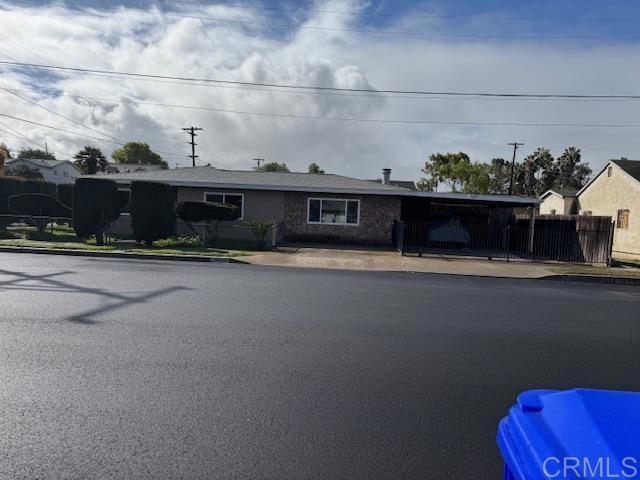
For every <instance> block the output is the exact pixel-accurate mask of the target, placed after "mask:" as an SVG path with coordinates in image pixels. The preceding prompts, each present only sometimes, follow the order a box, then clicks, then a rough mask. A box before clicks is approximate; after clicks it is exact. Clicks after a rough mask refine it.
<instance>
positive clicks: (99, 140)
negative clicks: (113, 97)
mask: <svg viewBox="0 0 640 480" xmlns="http://www.w3.org/2000/svg"><path fill="white" fill-rule="evenodd" d="M0 117H5V118H10V119H12V120H17V121H20V122H25V123H29V124H31V125H37V126H39V127H43V128H50V129H52V130H57V131H59V132H63V133H66V134H69V135H73V136H76V137H85V138H89V139H91V140H95V141H98V142H106V143H111V144H114V145H119V146H122V145H124V143H122V142H116V141H114V140H107V139H105V138H98V137H93V136H91V135H86V134H84V133H78V132H73V131H71V130H66V129H64V128H60V127H56V126H53V125H46V124H44V123H39V122H34V121H33V120H27V119H25V118H20V117H15V116H13V115H7V114H5V113H0ZM155 152H156V153H162V154H163V155H169V156H175V157H180V158H182V157H183V156H182V155H180V154H178V153H173V152H163V151H160V150H155Z"/></svg>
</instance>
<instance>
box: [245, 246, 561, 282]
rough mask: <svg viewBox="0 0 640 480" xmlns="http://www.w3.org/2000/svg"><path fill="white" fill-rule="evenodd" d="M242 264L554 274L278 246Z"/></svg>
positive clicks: (474, 262) (524, 265)
mask: <svg viewBox="0 0 640 480" xmlns="http://www.w3.org/2000/svg"><path fill="white" fill-rule="evenodd" d="M242 261H243V262H245V263H250V264H253V265H272V266H282V267H301V268H330V269H339V270H367V271H385V272H423V273H445V274H452V275H476V276H486V277H510V278H541V277H546V276H549V275H553V272H551V271H550V270H549V265H544V264H539V263H530V262H522V261H512V262H506V261H504V260H485V259H477V258H464V257H459V258H458V257H454V258H452V257H446V258H445V257H436V256H430V257H418V256H406V257H403V256H401V255H400V254H399V253H398V252H396V251H395V250H388V249H357V248H353V249H351V248H347V249H344V248H340V249H339V248H312V247H297V246H289V247H279V248H278V249H277V250H275V251H270V252H262V253H254V254H252V255H250V256H248V257H243V258H242Z"/></svg>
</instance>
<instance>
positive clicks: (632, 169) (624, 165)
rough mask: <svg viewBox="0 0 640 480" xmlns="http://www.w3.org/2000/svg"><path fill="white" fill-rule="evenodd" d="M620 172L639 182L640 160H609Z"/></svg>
mask: <svg viewBox="0 0 640 480" xmlns="http://www.w3.org/2000/svg"><path fill="white" fill-rule="evenodd" d="M611 163H615V164H616V165H617V166H619V167H620V168H621V169H622V170H624V171H625V172H627V173H628V174H629V175H631V176H632V177H633V178H635V179H636V180H638V181H639V182H640V160H611Z"/></svg>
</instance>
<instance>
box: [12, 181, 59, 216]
mask: <svg viewBox="0 0 640 480" xmlns="http://www.w3.org/2000/svg"><path fill="white" fill-rule="evenodd" d="M22 193H42V194H44V195H51V196H55V194H56V184H55V183H51V182H43V181H42V180H25V179H23V178H17V177H0V228H5V227H6V226H7V225H10V224H11V223H13V222H14V221H15V218H12V217H7V216H6V215H10V214H11V211H10V210H9V197H10V196H12V195H19V194H22ZM2 215H5V216H2Z"/></svg>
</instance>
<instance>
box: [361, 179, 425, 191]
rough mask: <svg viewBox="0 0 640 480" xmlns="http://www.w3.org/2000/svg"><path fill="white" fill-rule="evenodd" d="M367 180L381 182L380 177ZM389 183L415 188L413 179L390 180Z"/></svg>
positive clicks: (410, 188)
mask: <svg viewBox="0 0 640 480" xmlns="http://www.w3.org/2000/svg"><path fill="white" fill-rule="evenodd" d="M367 181H368V182H374V183H382V179H381V178H377V179H371V180H367ZM389 182H390V184H391V185H395V186H396V187H402V188H408V189H409V190H416V183H415V182H414V181H413V180H390V181H389Z"/></svg>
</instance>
